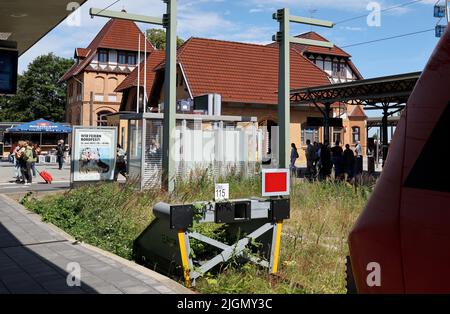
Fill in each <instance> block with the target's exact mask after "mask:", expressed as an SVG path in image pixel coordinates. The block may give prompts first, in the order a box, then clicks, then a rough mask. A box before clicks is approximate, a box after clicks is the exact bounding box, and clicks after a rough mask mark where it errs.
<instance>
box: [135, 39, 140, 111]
mask: <svg viewBox="0 0 450 314" xmlns="http://www.w3.org/2000/svg"><path fill="white" fill-rule="evenodd" d="M138 43H139V47H138V57H137V59H138V60H137V61H138V63H137V69H138V80H137V86H136V112H137V113H139V88H140V85H139V84H140V81H141V34H140V33H139V40H138Z"/></svg>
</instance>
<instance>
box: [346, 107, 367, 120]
mask: <svg viewBox="0 0 450 314" xmlns="http://www.w3.org/2000/svg"><path fill="white" fill-rule="evenodd" d="M348 116H349V117H351V118H367V116H366V113H365V112H364V109H363V108H362V107H361V106H360V105H356V106H355V108H353V110H352V112H350V114H349V115H348Z"/></svg>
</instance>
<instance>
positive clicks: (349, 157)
mask: <svg viewBox="0 0 450 314" xmlns="http://www.w3.org/2000/svg"><path fill="white" fill-rule="evenodd" d="M343 163H344V172H345V173H346V174H347V181H348V182H350V181H351V180H352V179H353V177H354V175H355V153H354V152H353V151H352V150H351V148H350V145H349V144H345V150H344V157H343Z"/></svg>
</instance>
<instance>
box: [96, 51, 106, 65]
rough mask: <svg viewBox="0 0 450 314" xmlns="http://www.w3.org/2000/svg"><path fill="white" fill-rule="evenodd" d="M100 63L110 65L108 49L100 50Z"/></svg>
mask: <svg viewBox="0 0 450 314" xmlns="http://www.w3.org/2000/svg"><path fill="white" fill-rule="evenodd" d="M98 62H101V63H108V50H106V49H99V50H98Z"/></svg>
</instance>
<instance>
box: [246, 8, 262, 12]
mask: <svg viewBox="0 0 450 314" xmlns="http://www.w3.org/2000/svg"><path fill="white" fill-rule="evenodd" d="M263 11H264V9H263V8H254V9H250V10H249V11H248V12H249V13H259V12H263Z"/></svg>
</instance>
